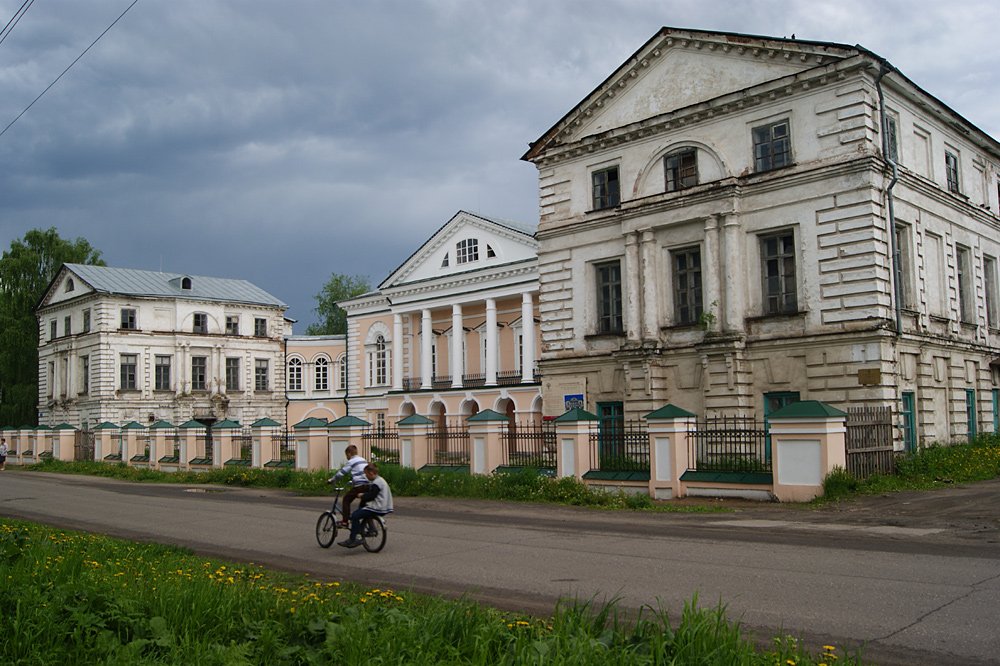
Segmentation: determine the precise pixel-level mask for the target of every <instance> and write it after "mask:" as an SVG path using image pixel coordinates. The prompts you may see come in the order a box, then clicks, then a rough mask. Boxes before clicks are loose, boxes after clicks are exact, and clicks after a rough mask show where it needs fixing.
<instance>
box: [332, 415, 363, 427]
mask: <svg viewBox="0 0 1000 666" xmlns="http://www.w3.org/2000/svg"><path fill="white" fill-rule="evenodd" d="M328 425H329V426H330V427H331V428H348V427H350V426H355V427H356V426H361V427H367V426H370V425H371V423H369V422H368V421H365V420H364V419H359V418H358V417H357V416H341V417H340V418H339V419H337V420H336V421H334V422H332V423H330V424H328Z"/></svg>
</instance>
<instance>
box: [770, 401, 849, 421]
mask: <svg viewBox="0 0 1000 666" xmlns="http://www.w3.org/2000/svg"><path fill="white" fill-rule="evenodd" d="M837 416H845V417H846V416H847V412H842V411H840V410H839V409H837V408H836V407H834V406H833V405H828V404H826V403H825V402H820V401H819V400H800V401H799V402H793V403H792V404H790V405H785V406H784V407H782V408H781V409H779V410H778V411H776V412H773V413H771V414H768V415H767V418H768V420H769V421H773V420H774V419H811V418H822V419H828V418H832V417H837Z"/></svg>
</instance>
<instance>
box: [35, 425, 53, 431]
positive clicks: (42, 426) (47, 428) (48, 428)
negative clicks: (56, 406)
mask: <svg viewBox="0 0 1000 666" xmlns="http://www.w3.org/2000/svg"><path fill="white" fill-rule="evenodd" d="M35 430H52V428H51V427H50V426H47V425H45V424H42V425H40V426H38V427H37V428H35Z"/></svg>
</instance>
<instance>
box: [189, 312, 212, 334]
mask: <svg viewBox="0 0 1000 666" xmlns="http://www.w3.org/2000/svg"><path fill="white" fill-rule="evenodd" d="M191 332H192V333H208V314H206V313H204V312H195V313H194V314H193V315H191Z"/></svg>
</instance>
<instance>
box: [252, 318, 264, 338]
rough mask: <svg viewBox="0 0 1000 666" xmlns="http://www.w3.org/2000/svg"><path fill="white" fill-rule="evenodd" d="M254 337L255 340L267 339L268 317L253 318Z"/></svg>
mask: <svg viewBox="0 0 1000 666" xmlns="http://www.w3.org/2000/svg"><path fill="white" fill-rule="evenodd" d="M253 336H254V337H255V338H266V337H267V318H266V317H254V318H253Z"/></svg>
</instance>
